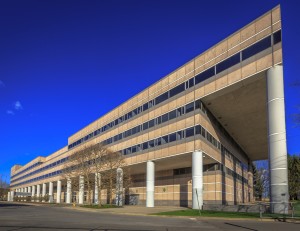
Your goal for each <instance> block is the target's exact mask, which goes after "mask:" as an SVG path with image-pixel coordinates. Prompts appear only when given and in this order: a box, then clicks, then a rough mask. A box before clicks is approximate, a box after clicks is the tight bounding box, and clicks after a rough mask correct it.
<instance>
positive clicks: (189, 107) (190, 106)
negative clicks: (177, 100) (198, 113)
mask: <svg viewBox="0 0 300 231" xmlns="http://www.w3.org/2000/svg"><path fill="white" fill-rule="evenodd" d="M191 111H194V102H192V103H189V104H187V105H185V113H189V112H191Z"/></svg>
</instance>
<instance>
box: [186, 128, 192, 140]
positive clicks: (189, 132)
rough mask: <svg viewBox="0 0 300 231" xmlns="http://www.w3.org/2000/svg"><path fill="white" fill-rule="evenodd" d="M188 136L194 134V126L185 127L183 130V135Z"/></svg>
mask: <svg viewBox="0 0 300 231" xmlns="http://www.w3.org/2000/svg"><path fill="white" fill-rule="evenodd" d="M190 136H194V127H192V128H187V129H186V130H185V137H186V138H187V137H190Z"/></svg>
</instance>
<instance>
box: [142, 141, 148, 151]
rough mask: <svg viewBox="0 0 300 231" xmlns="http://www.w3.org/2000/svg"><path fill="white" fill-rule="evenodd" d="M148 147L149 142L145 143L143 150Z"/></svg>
mask: <svg viewBox="0 0 300 231" xmlns="http://www.w3.org/2000/svg"><path fill="white" fill-rule="evenodd" d="M146 149H148V142H144V143H143V150H146Z"/></svg>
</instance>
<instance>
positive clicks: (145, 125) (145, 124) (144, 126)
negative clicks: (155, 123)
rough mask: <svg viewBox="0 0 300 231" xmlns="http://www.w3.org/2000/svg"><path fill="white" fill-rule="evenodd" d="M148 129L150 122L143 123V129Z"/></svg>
mask: <svg viewBox="0 0 300 231" xmlns="http://www.w3.org/2000/svg"><path fill="white" fill-rule="evenodd" d="M146 129H148V122H146V123H143V130H146Z"/></svg>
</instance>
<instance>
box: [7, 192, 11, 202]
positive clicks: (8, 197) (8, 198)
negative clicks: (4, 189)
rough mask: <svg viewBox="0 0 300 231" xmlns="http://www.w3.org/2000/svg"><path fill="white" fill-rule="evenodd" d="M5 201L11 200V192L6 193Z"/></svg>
mask: <svg viewBox="0 0 300 231" xmlns="http://www.w3.org/2000/svg"><path fill="white" fill-rule="evenodd" d="M7 201H11V194H10V192H8V193H7Z"/></svg>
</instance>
